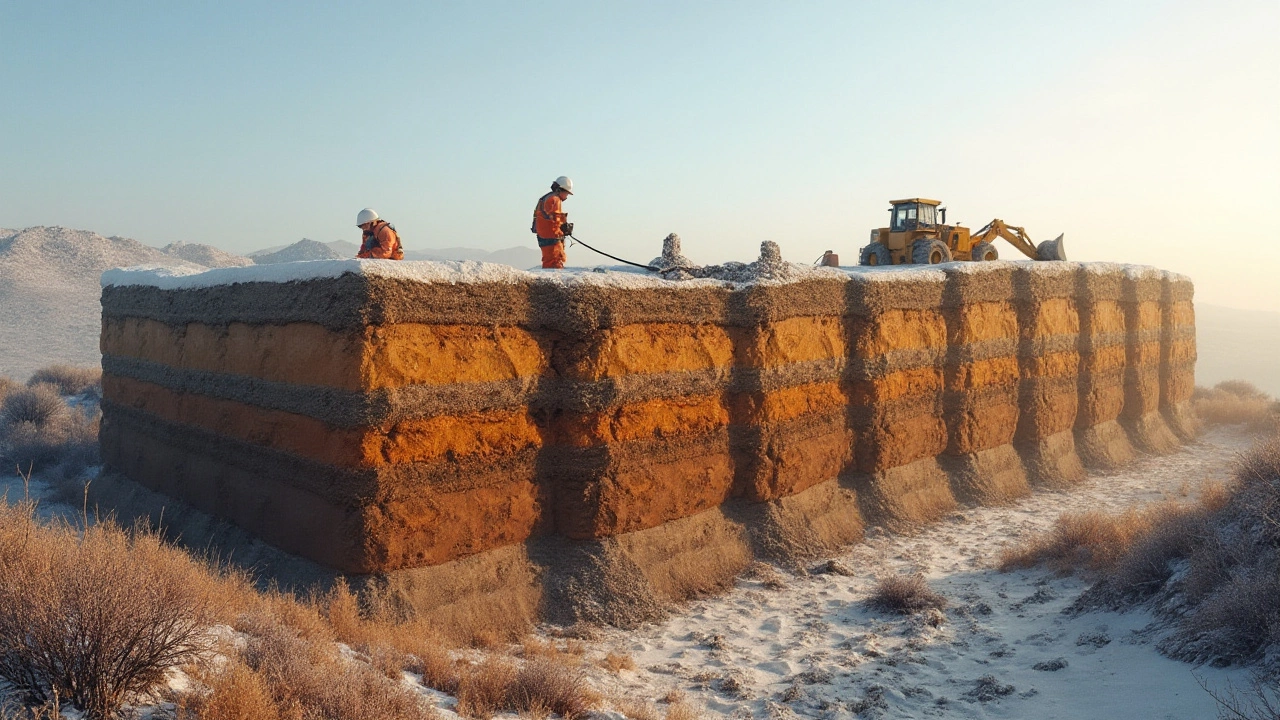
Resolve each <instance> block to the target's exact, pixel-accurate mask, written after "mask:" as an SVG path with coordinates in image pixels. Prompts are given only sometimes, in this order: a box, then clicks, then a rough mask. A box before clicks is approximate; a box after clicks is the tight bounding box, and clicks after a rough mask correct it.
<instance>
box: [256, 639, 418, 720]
mask: <svg viewBox="0 0 1280 720" xmlns="http://www.w3.org/2000/svg"><path fill="white" fill-rule="evenodd" d="M253 626H254V628H255V632H256V634H254V635H253V636H251V637H250V639H249V643H248V647H247V648H246V649H245V651H244V655H243V657H244V662H245V664H246V665H247V666H248V667H249V668H250V669H251V670H253V671H254V672H255V673H257V674H258V675H259V676H261V677H262V679H263V682H264V683H265V685H266V687H267V688H268V690H269V692H270V695H271V699H272V702H273V703H274V707H276V708H277V709H278V711H279V713H280V716H281V717H284V718H290V719H291V720H292V719H294V718H297V719H298V720H312V719H314V720H323V719H325V718H343V719H344V720H400V719H404V720H422V719H426V718H435V717H438V713H436V712H435V710H434V708H431V707H429V706H428V705H427V704H426V703H425V702H424V701H423V700H422V698H420V697H419V696H418V695H417V694H416V693H415V692H414V691H413V690H411V689H410V688H408V687H406V686H404V685H403V684H401V683H399V682H394V681H392V680H389V679H388V678H386V677H385V676H383V675H382V674H380V673H379V672H378V671H376V670H374V669H373V668H371V667H370V666H368V665H366V664H364V663H361V662H358V661H354V660H349V659H347V658H344V657H342V656H341V655H340V654H339V652H338V650H337V648H336V646H334V645H333V643H330V642H323V641H321V642H315V641H309V640H307V639H305V638H303V637H302V636H301V634H300V633H298V632H297V631H296V630H294V629H293V628H290V627H288V626H286V625H284V624H283V623H280V622H279V621H277V620H276V619H275V618H270V617H260V618H257V619H256V620H255V621H254V623H253Z"/></svg>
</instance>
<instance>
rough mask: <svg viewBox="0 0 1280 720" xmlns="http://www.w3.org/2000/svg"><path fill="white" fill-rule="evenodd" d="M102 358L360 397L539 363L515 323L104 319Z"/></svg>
mask: <svg viewBox="0 0 1280 720" xmlns="http://www.w3.org/2000/svg"><path fill="white" fill-rule="evenodd" d="M101 345H102V352H103V353H105V354H108V355H119V356H123V357H132V358H138V359H141V360H149V361H151V362H155V363H159V364H161V365H167V366H169V367H175V368H183V369H191V370H204V371H209V372H219V373H228V374H234V375H247V376H249V377H255V378H260V379H263V380H272V381H276V382H285V383H291V384H298V385H319V386H324V387H334V388H340V389H343V390H354V391H368V390H376V389H379V388H393V387H400V386H403V385H409V384H414V383H421V384H429V385H447V384H451V383H467V382H485V381H493V380H509V379H512V378H521V377H531V376H536V375H539V374H541V373H543V372H544V371H545V370H546V367H547V350H546V348H544V347H543V346H542V345H541V344H540V341H539V339H538V338H536V337H535V336H534V335H533V334H531V333H529V332H528V331H526V330H522V329H520V328H513V327H479V326H466V325H418V324H403V325H387V326H375V327H366V328H364V329H363V330H361V331H354V332H347V333H338V332H333V331H330V330H328V329H326V328H324V327H322V326H320V325H316V324H312V323H290V324H288V325H247V324H244V323H232V324H230V325H228V326H226V327H213V326H208V325H202V324H200V323H190V324H188V325H186V326H185V327H181V328H176V327H173V326H170V325H166V324H164V323H161V322H157V321H154V320H146V319H140V318H123V319H120V318H104V319H103V328H102V341H101Z"/></svg>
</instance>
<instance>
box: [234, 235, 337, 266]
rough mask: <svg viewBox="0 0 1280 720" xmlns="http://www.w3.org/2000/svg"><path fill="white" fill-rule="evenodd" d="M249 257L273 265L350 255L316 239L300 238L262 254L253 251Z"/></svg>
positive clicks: (260, 263) (257, 261)
mask: <svg viewBox="0 0 1280 720" xmlns="http://www.w3.org/2000/svg"><path fill="white" fill-rule="evenodd" d="M250 257H252V258H253V261H254V262H255V263H257V264H259V265H274V264H276V263H286V262H298V261H300V260H342V259H344V258H347V257H350V256H348V255H343V254H340V253H339V252H338V251H337V250H335V249H333V248H331V247H329V246H328V245H326V244H324V243H322V242H319V241H318V240H311V239H308V238H302V239H301V240H299V241H298V242H296V243H294V244H292V245H289V246H287V247H285V248H283V249H281V250H276V251H275V252H269V253H263V254H257V253H254V254H253V255H251V256H250Z"/></svg>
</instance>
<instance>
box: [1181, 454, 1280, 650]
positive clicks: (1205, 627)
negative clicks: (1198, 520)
mask: <svg viewBox="0 0 1280 720" xmlns="http://www.w3.org/2000/svg"><path fill="white" fill-rule="evenodd" d="M1235 479H1236V485H1235V487H1234V488H1233V492H1232V494H1231V498H1230V500H1228V502H1227V503H1226V504H1225V505H1223V506H1222V508H1221V509H1220V510H1218V511H1217V512H1216V513H1214V514H1213V515H1212V516H1211V517H1210V518H1208V519H1207V520H1206V526H1205V531H1204V532H1203V533H1202V535H1201V537H1200V538H1199V540H1198V542H1197V543H1196V545H1195V549H1194V550H1193V552H1192V553H1191V555H1190V558H1189V562H1188V568H1189V569H1188V572H1187V573H1186V576H1185V577H1184V578H1183V579H1182V582H1181V584H1180V585H1181V588H1182V589H1183V592H1184V594H1185V597H1186V599H1187V600H1188V601H1189V603H1190V604H1191V606H1192V609H1191V611H1190V612H1188V613H1186V615H1185V617H1184V618H1183V621H1182V629H1183V633H1184V639H1187V640H1188V642H1187V643H1186V644H1185V645H1184V646H1183V647H1181V648H1180V649H1179V650H1178V651H1176V653H1175V654H1181V655H1183V656H1188V657H1192V658H1195V659H1214V660H1220V659H1227V660H1229V661H1249V660H1252V659H1254V658H1256V657H1259V656H1260V655H1262V654H1264V653H1265V652H1266V651H1267V648H1274V647H1277V646H1280V604H1277V602H1276V598H1277V597H1280V435H1277V436H1275V437H1272V438H1270V439H1269V440H1267V441H1265V442H1262V443H1259V444H1258V445H1257V446H1256V447H1255V448H1254V449H1253V450H1252V451H1251V452H1250V453H1249V454H1248V455H1246V456H1245V457H1244V458H1243V459H1242V460H1241V462H1240V465H1239V466H1238V468H1237V470H1236V474H1235Z"/></svg>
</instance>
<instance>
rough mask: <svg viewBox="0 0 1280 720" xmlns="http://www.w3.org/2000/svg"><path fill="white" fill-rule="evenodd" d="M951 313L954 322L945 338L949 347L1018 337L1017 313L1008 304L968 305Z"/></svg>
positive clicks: (985, 303) (986, 303)
mask: <svg viewBox="0 0 1280 720" xmlns="http://www.w3.org/2000/svg"><path fill="white" fill-rule="evenodd" d="M951 312H952V313H953V315H954V320H955V322H954V324H953V325H952V328H951V332H950V334H949V337H948V338H947V340H948V343H949V344H951V345H966V344H968V343H975V342H981V341H983V340H997V339H1000V338H1016V337H1018V313H1017V312H1016V311H1015V310H1014V309H1013V306H1012V305H1010V304H1009V303H1006V302H984V303H970V304H967V305H961V306H960V307H958V308H955V309H954V310H952V311H951Z"/></svg>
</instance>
